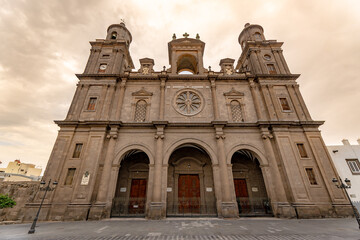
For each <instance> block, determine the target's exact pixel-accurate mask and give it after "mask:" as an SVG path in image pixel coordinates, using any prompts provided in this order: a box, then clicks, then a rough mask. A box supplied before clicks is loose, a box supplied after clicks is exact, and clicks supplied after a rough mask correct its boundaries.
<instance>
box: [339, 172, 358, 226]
mask: <svg viewBox="0 0 360 240" xmlns="http://www.w3.org/2000/svg"><path fill="white" fill-rule="evenodd" d="M339 179H340V182H339V180H337V179H336V178H333V179H332V182H333V183H334V184H335V186H336V187H337V188H342V189H344V190H345V193H346V196H347V198H348V199H349V201H350V204H351V207H352V209H353V211H354V215H355V219H356V221H357V223H358V225H359V229H360V216H359V213H358V211H357V210H356V208H355V206H354V204H353V203H352V202H351V199H350V197H349V194H348V192H347V190H346V189H347V188H351V182H350V180H349V179H347V178H345V180H344V181H345V183H344V182H343V181H342V180H341V178H340V177H339Z"/></svg>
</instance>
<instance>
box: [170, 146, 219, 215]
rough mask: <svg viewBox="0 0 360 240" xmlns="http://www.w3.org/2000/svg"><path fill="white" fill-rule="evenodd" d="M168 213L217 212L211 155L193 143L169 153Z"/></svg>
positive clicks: (196, 213)
mask: <svg viewBox="0 0 360 240" xmlns="http://www.w3.org/2000/svg"><path fill="white" fill-rule="evenodd" d="M167 216H217V211H216V198H215V193H214V180H213V171H212V163H211V159H210V157H209V155H208V154H207V153H206V152H205V151H204V150H203V149H202V148H200V147H198V146H196V145H192V144H185V145H182V146H180V147H178V148H177V149H176V150H175V151H174V152H173V153H172V154H171V156H170V159H169V164H168V178H167Z"/></svg>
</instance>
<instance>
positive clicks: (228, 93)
mask: <svg viewBox="0 0 360 240" xmlns="http://www.w3.org/2000/svg"><path fill="white" fill-rule="evenodd" d="M224 95H225V96H244V93H242V92H239V91H236V90H235V89H234V88H231V90H230V91H229V92H226V93H224Z"/></svg>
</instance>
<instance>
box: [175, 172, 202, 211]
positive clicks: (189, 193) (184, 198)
mask: <svg viewBox="0 0 360 240" xmlns="http://www.w3.org/2000/svg"><path fill="white" fill-rule="evenodd" d="M178 203H179V209H178V210H179V213H200V179H199V175H197V174H196V175H194V174H181V175H179V181H178Z"/></svg>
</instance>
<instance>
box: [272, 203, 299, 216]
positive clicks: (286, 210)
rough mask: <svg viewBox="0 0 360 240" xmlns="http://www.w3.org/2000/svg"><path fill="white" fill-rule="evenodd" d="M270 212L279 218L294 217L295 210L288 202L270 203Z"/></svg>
mask: <svg viewBox="0 0 360 240" xmlns="http://www.w3.org/2000/svg"><path fill="white" fill-rule="evenodd" d="M271 208H272V212H273V214H274V216H275V217H279V218H296V217H297V215H296V211H295V208H294V207H293V206H291V205H290V204H289V203H288V202H275V203H271Z"/></svg>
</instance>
